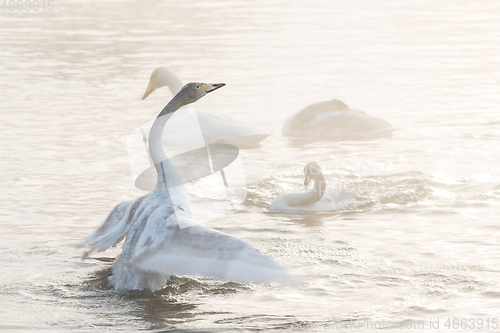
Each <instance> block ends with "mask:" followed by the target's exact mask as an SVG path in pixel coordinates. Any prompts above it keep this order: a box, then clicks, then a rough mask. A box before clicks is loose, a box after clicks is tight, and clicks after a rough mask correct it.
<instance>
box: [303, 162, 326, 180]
mask: <svg viewBox="0 0 500 333" xmlns="http://www.w3.org/2000/svg"><path fill="white" fill-rule="evenodd" d="M304 174H305V176H306V179H304V185H309V183H310V182H311V180H313V179H316V178H318V177H319V176H321V175H322V173H321V167H320V166H319V164H318V163H316V162H311V163H308V164H307V165H306V166H305V167H304Z"/></svg>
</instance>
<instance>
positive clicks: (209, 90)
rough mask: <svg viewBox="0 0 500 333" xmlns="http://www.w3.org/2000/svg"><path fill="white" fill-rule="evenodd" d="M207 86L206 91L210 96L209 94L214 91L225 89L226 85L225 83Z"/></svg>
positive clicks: (208, 84)
mask: <svg viewBox="0 0 500 333" xmlns="http://www.w3.org/2000/svg"><path fill="white" fill-rule="evenodd" d="M206 85H207V89H206V90H205V91H206V92H207V94H208V93H209V92H212V91H214V90H217V89H219V88H222V87H224V86H225V85H226V84H225V83H206Z"/></svg>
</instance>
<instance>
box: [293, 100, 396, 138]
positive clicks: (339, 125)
mask: <svg viewBox="0 0 500 333" xmlns="http://www.w3.org/2000/svg"><path fill="white" fill-rule="evenodd" d="M395 130H396V128H395V127H393V126H392V125H391V124H389V123H388V122H386V121H385V120H382V119H377V118H375V117H372V116H370V115H368V114H366V113H365V112H363V111H359V110H353V109H350V108H349V107H348V106H347V105H346V104H344V103H343V102H342V101H339V100H338V99H334V100H332V101H326V102H320V103H315V104H312V105H309V106H307V107H305V108H304V109H302V110H301V111H299V112H298V113H297V114H295V115H294V116H292V117H290V118H288V119H287V120H286V121H285V124H284V125H283V135H286V136H292V137H304V138H306V137H309V138H314V139H320V140H338V141H341V140H368V139H373V138H376V137H382V136H387V135H389V134H391V133H392V132H394V131H395Z"/></svg>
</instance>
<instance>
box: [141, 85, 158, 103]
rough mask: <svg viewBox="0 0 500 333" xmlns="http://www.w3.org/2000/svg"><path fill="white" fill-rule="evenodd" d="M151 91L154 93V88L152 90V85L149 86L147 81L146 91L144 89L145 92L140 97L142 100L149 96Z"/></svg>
mask: <svg viewBox="0 0 500 333" xmlns="http://www.w3.org/2000/svg"><path fill="white" fill-rule="evenodd" d="M153 91H155V88H153V85H152V84H151V81H149V83H148V89H146V92H145V93H144V95H143V96H142V100H145V99H146V97H148V96H149V95H151V93H152V92H153Z"/></svg>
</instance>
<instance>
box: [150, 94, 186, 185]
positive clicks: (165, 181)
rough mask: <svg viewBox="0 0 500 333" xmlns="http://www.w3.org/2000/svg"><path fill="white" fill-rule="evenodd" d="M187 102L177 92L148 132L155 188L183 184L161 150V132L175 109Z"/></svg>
mask: <svg viewBox="0 0 500 333" xmlns="http://www.w3.org/2000/svg"><path fill="white" fill-rule="evenodd" d="M186 104H189V103H186V102H185V101H183V95H182V94H177V95H175V96H174V98H172V100H171V101H170V102H169V103H168V104H167V105H166V106H165V107H164V108H163V110H162V111H161V112H160V114H159V115H158V117H156V120H155V121H154V123H153V125H152V126H151V131H150V132H149V140H148V141H149V154H150V156H151V159H152V160H153V163H154V165H155V168H156V172H157V173H158V178H157V181H156V190H167V188H169V187H175V186H179V185H182V184H183V181H182V179H181V176H180V174H179V172H178V171H177V169H176V167H175V166H174V165H173V164H172V163H171V162H170V161H169V160H168V157H167V155H166V154H165V152H164V151H163V145H162V133H163V129H164V128H165V124H166V123H167V121H168V120H169V119H170V117H171V116H172V115H173V113H174V112H175V111H177V109H179V108H180V107H182V106H184V105H186Z"/></svg>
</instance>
